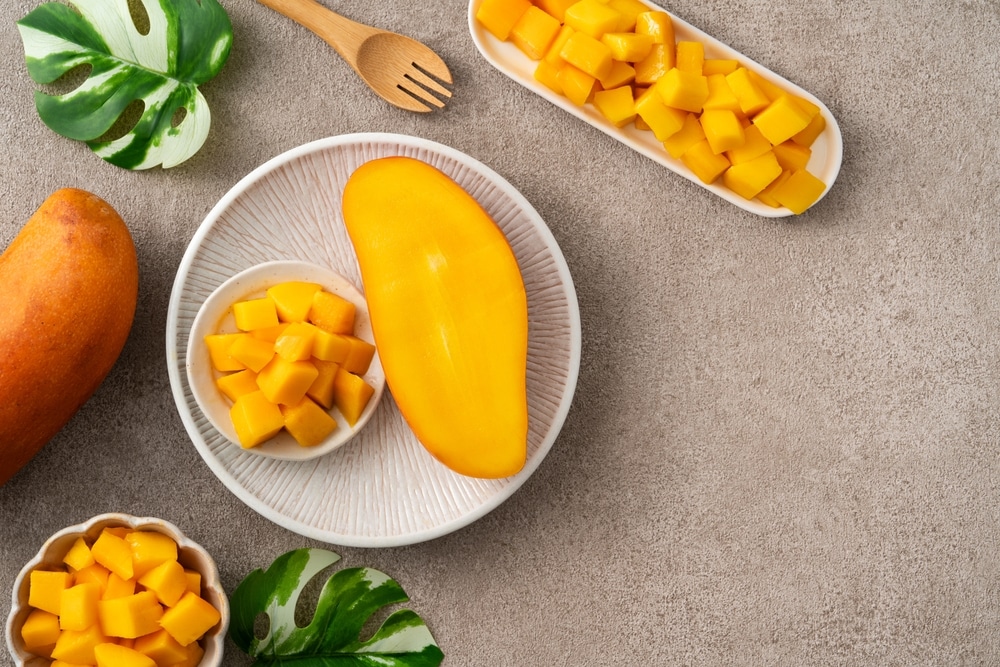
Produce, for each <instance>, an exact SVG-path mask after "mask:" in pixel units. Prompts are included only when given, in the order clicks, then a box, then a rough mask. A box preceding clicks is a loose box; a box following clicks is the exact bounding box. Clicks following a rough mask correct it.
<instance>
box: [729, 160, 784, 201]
mask: <svg viewBox="0 0 1000 667" xmlns="http://www.w3.org/2000/svg"><path fill="white" fill-rule="evenodd" d="M780 175H781V165H779V164H778V160H777V158H775V156H774V153H773V152H771V151H768V152H767V153H764V154H763V155H761V156H759V157H755V158H754V159H752V160H748V161H746V162H741V163H740V164H735V165H733V166H731V167H730V168H729V169H727V170H726V172H725V173H724V174H723V175H722V182H723V183H724V184H725V185H726V187H727V188H729V189H730V190H732V191H733V192H735V193H736V194H738V195H739V196H741V197H743V198H744V199H753V198H754V197H756V196H757V194H758V193H759V192H760V191H761V190H763V189H764V188H766V187H767V186H768V185H770V184H771V183H772V182H773V181H774V179H776V178H778V176H780Z"/></svg>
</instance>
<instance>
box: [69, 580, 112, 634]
mask: <svg viewBox="0 0 1000 667" xmlns="http://www.w3.org/2000/svg"><path fill="white" fill-rule="evenodd" d="M101 592H102V590H101V585H100V584H97V583H86V584H77V585H76V586H71V587H69V588H67V589H65V590H63V592H62V598H61V602H60V605H59V628H60V629H61V630H86V629H87V628H89V627H90V626H92V625H93V624H94V623H96V622H97V602H98V601H99V600H100V599H101Z"/></svg>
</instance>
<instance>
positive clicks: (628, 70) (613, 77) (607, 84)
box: [600, 60, 635, 95]
mask: <svg viewBox="0 0 1000 667" xmlns="http://www.w3.org/2000/svg"><path fill="white" fill-rule="evenodd" d="M633 81H635V68H634V67H632V66H631V65H629V64H628V63H623V62H621V61H620V60H613V61H612V62H611V71H610V72H608V75H607V76H606V77H604V78H603V79H601V80H600V83H601V88H603V89H604V90H611V89H612V88H620V87H621V86H628V85H630V84H631V83H632V82H633ZM629 90H630V91H631V88H630V89H629ZM629 94H630V95H631V92H630V93H629Z"/></svg>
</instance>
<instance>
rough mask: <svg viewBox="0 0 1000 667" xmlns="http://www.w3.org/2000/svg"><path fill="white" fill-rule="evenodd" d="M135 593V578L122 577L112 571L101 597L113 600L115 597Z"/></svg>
mask: <svg viewBox="0 0 1000 667" xmlns="http://www.w3.org/2000/svg"><path fill="white" fill-rule="evenodd" d="M134 594H135V579H122V578H121V577H119V576H118V575H117V574H115V573H114V572H112V573H111V574H110V575H109V576H108V583H107V586H105V588H104V592H103V593H102V594H101V599H102V600H113V599H115V598H123V597H125V596H126V595H134Z"/></svg>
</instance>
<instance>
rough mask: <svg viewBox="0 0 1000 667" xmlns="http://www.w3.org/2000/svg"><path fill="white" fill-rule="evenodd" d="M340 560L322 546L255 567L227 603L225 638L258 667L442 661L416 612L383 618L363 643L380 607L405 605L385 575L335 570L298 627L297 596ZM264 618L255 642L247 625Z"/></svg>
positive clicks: (427, 666)
mask: <svg viewBox="0 0 1000 667" xmlns="http://www.w3.org/2000/svg"><path fill="white" fill-rule="evenodd" d="M338 560H340V556H338V555H337V554H335V553H333V552H332V551H326V550H325V549H297V550H295V551H290V552H288V553H286V554H284V555H282V556H279V557H278V558H277V559H276V560H275V561H274V562H273V563H272V564H271V566H270V567H268V568H267V570H264V571H262V570H254V571H253V572H251V573H250V574H248V575H247V577H246V578H245V579H244V580H243V581H242V582H240V585H239V586H237V587H236V590H235V591H233V594H232V595H231V596H230V598H229V603H230V610H231V619H232V620H231V622H230V625H229V636H230V638H232V640H233V642H234V643H235V644H236V645H237V646H238V647H239V648H240V649H242V650H243V651H245V652H246V653H247V654H248V655H250V657H252V658H253V659H254V665H257V666H260V667H265V666H274V667H277V666H279V665H292V664H294V665H297V666H298V667H349V666H351V665H355V666H357V667H375V666H376V665H378V666H380V667H437V666H438V665H440V664H441V662H442V661H443V660H444V654H443V653H442V652H441V649H440V648H438V645H437V643H436V642H435V641H434V637H433V636H432V635H431V632H430V630H429V629H428V628H427V625H426V624H425V623H424V621H423V619H421V618H420V616H418V615H417V614H416V613H414V612H413V611H411V610H409V609H400V610H397V611H394V612H393V613H392V614H390V615H389V616H388V617H387V618H386V619H385V621H383V622H382V624H381V626H379V628H378V629H377V630H375V632H374V634H372V635H371V636H370V637H368V638H367V639H364V638H362V637H361V633H362V631H363V630H364V628H365V626H366V624H368V622H369V620H370V619H371V617H372V616H373V615H374V614H375V613H376V612H378V611H379V610H380V609H382V608H383V607H386V606H388V605H392V604H395V603H400V602H406V601H407V600H408V599H409V598H407V596H406V593H404V592H403V589H402V588H401V587H400V585H399V584H398V583H396V581H394V580H393V579H391V578H390V577H389V576H387V575H385V574H383V573H381V572H379V571H378V570H373V569H370V568H365V567H355V568H346V569H342V570H338V571H337V572H334V573H333V574H332V575H331V576H330V577H329V578H328V579H327V580H326V583H325V584H324V586H323V588H322V590H321V591H320V593H319V598H318V600H316V602H315V605H316V607H315V613H314V614H313V615H312V620H310V621H309V622H308V623H307V624H305V625H302V626H299V625H297V624H296V619H295V610H296V607H297V606H300V605H302V603H300V602H299V596H300V594H301V593H302V591H303V589H305V587H306V585H307V584H308V583H309V582H310V581H311V580H312V579H313V578H314V577H316V576H317V575H319V573H320V572H321V571H322V570H324V569H326V568H327V567H329V566H330V565H332V564H333V563H335V562H337V561H338ZM262 614H263V615H266V616H267V619H268V623H267V633H266V634H265V635H264V636H263V637H259V636H258V635H257V634H256V632H255V628H254V625H255V623H256V622H257V620H258V617H259V616H261V615H262Z"/></svg>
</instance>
